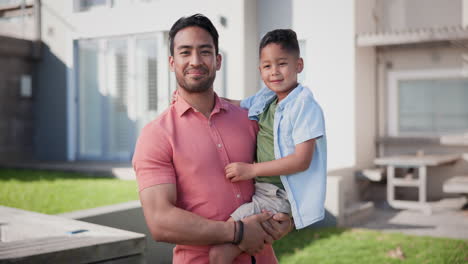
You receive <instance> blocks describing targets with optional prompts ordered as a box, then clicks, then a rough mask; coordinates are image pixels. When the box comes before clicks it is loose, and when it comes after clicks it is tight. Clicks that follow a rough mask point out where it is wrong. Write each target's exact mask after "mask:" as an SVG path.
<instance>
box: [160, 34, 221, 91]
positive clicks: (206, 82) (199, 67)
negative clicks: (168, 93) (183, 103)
mask: <svg viewBox="0 0 468 264" xmlns="http://www.w3.org/2000/svg"><path fill="white" fill-rule="evenodd" d="M169 64H170V67H171V70H172V71H173V72H175V75H176V79H177V83H178V86H179V87H180V88H182V89H184V90H185V91H187V92H189V93H201V92H205V91H207V90H208V89H210V88H211V89H212V88H213V81H214V79H215V77H216V71H217V70H219V68H220V67H221V56H220V55H216V51H215V46H214V42H213V39H212V37H211V35H210V34H209V33H208V32H207V31H206V30H204V29H202V28H200V27H195V26H193V27H186V28H184V29H181V30H180V31H179V32H177V34H176V35H175V37H174V56H170V57H169Z"/></svg>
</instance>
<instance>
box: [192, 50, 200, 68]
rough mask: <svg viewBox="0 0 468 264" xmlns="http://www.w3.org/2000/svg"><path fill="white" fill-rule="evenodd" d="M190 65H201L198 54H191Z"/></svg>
mask: <svg viewBox="0 0 468 264" xmlns="http://www.w3.org/2000/svg"><path fill="white" fill-rule="evenodd" d="M190 64H191V65H194V66H197V65H200V64H201V56H200V54H198V52H194V53H193V54H192V57H191V58H190Z"/></svg>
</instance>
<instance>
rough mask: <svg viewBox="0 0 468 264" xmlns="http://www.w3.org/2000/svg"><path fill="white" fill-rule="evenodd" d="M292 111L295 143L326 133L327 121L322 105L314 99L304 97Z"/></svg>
mask: <svg viewBox="0 0 468 264" xmlns="http://www.w3.org/2000/svg"><path fill="white" fill-rule="evenodd" d="M293 108H294V110H293V111H292V113H291V114H292V117H291V120H292V123H293V124H292V125H293V132H292V134H293V135H292V137H293V141H294V145H297V144H300V143H302V142H305V141H307V140H310V139H314V138H319V137H321V136H323V135H325V121H324V117H323V112H322V109H321V108H320V106H319V105H318V104H317V102H315V100H313V99H303V100H300V101H299V102H297V103H296V104H295V105H294V107H293Z"/></svg>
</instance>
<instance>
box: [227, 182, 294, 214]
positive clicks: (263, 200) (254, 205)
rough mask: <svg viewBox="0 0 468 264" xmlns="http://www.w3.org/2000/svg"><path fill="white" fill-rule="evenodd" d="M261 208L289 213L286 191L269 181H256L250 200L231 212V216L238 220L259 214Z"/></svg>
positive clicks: (289, 207)
mask: <svg viewBox="0 0 468 264" xmlns="http://www.w3.org/2000/svg"><path fill="white" fill-rule="evenodd" d="M263 209H266V210H268V211H271V212H273V213H286V214H289V215H291V205H290V204H289V201H288V195H287V194H286V191H285V190H282V189H280V188H278V187H277V186H276V185H274V184H271V183H265V182H257V183H255V193H254V195H253V196H252V202H250V203H245V204H243V205H241V206H240V207H239V208H237V209H236V210H235V211H234V213H232V214H231V217H232V218H234V220H236V221H238V220H241V219H243V218H245V217H247V216H250V215H254V214H259V213H261V212H262V210H263Z"/></svg>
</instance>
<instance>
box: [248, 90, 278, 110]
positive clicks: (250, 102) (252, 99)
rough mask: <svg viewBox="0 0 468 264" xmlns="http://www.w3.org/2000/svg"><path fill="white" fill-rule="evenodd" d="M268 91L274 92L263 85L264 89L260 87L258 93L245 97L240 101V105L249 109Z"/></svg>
mask: <svg viewBox="0 0 468 264" xmlns="http://www.w3.org/2000/svg"><path fill="white" fill-rule="evenodd" d="M268 92H270V93H273V92H272V91H271V90H270V89H268V88H267V87H263V88H262V89H260V90H259V91H258V92H257V93H255V94H254V95H252V96H249V97H247V98H245V99H243V100H242V101H241V102H240V106H241V107H242V108H244V109H247V110H249V109H250V107H252V105H254V104H255V103H256V102H257V100H258V99H259V98H260V97H262V96H264V95H265V94H267V93H268Z"/></svg>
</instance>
